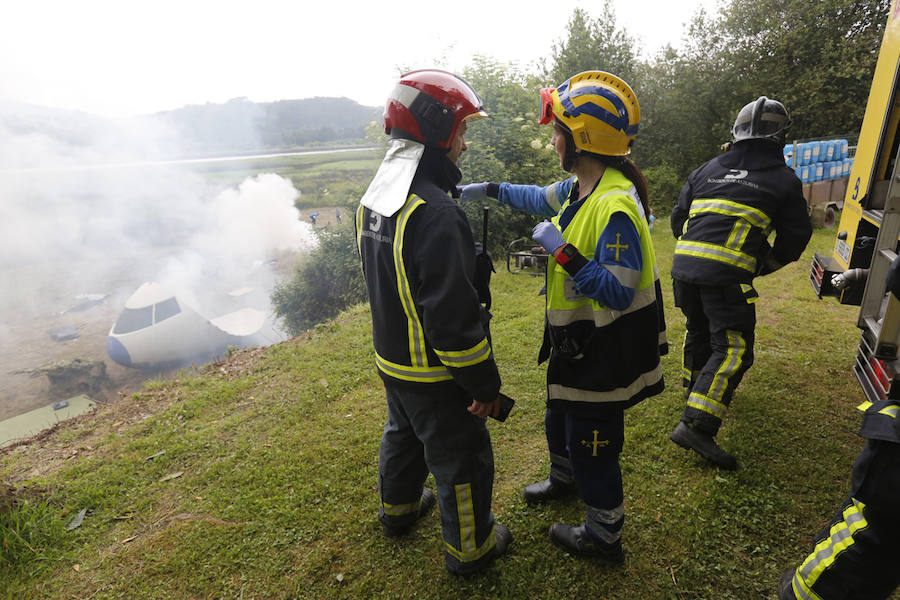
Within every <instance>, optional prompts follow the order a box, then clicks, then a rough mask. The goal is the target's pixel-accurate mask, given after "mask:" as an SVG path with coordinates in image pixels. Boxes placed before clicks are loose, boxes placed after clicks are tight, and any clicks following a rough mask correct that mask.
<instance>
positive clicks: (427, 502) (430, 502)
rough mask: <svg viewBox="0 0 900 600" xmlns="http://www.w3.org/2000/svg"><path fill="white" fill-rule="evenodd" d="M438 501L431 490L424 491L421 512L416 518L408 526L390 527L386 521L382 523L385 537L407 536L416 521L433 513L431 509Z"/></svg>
mask: <svg viewBox="0 0 900 600" xmlns="http://www.w3.org/2000/svg"><path fill="white" fill-rule="evenodd" d="M436 502H437V499H436V498H435V497H434V492H432V491H431V490H429V489H428V488H423V489H422V501H421V503H420V504H419V512H418V514H416V518H415V519H413V520H412V521H410V522H409V523H408V524H406V525H401V526H396V525H388V524H387V523H385V522H384V521H382V522H381V525H382V527H384V535H386V536H387V537H400V536H401V535H406V534H407V533H409V530H410V529H412V527H413V525H415V524H416V521H418V520H419V519H421V518H422V517H424V516H425V515H427V514H428V513H430V512H431V509H432V508H434V505H435V503H436Z"/></svg>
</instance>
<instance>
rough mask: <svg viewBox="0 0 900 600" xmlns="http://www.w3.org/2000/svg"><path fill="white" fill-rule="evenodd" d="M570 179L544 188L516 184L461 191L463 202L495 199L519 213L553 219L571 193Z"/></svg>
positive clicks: (477, 186) (485, 185)
mask: <svg viewBox="0 0 900 600" xmlns="http://www.w3.org/2000/svg"><path fill="white" fill-rule="evenodd" d="M572 182H573V179H572V178H569V179H567V180H565V181H557V182H554V183H551V184H550V185H547V186H539V185H520V184H515V183H493V182H483V183H470V184H468V185H464V186H462V187H461V188H459V190H460V196H459V197H460V200H462V201H463V202H466V201H471V202H484V200H485V199H486V198H495V199H496V200H499V201H500V204H505V205H506V206H509V207H511V208H514V209H516V210H518V211H521V212H524V213H528V214H530V215H537V216H541V217H552V216H553V215H555V214H556V213H558V212H559V209H560V207H561V206H562V203H563V202H564V201H565V199H566V198H567V197H568V195H569V191H570V190H571V189H572Z"/></svg>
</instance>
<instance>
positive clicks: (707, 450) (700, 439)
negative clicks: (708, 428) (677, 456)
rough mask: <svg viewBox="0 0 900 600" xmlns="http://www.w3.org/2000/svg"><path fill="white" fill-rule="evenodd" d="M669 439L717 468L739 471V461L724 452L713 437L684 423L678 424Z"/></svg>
mask: <svg viewBox="0 0 900 600" xmlns="http://www.w3.org/2000/svg"><path fill="white" fill-rule="evenodd" d="M669 439H670V440H672V441H673V442H675V443H676V444H678V445H679V446H681V447H682V448H686V449H688V450H693V451H694V452H696V453H697V454H699V455H700V456H702V457H703V458H705V459H706V460H708V461H709V462H711V463H713V464H714V465H716V466H719V467H722V468H723V469H728V470H729V471H734V470H735V469H737V459H736V458H735V457H733V456H732V455H730V454H728V453H727V452H725V451H724V450H722V449H721V448H720V447H719V445H718V444H717V443H716V440H715V439H713V436H711V435H709V434H708V433H704V432H702V431H697V430H696V429H694V428H693V427H689V426H688V425H686V424H685V422H684V421H679V422H678V425H676V426H675V429H674V430H673V431H672V434H671V435H670V436H669Z"/></svg>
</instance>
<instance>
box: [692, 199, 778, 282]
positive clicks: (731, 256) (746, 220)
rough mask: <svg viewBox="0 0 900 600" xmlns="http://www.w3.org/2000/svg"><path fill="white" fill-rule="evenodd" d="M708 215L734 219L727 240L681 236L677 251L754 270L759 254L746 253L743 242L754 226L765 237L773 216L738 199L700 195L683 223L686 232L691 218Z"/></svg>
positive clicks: (753, 271)
mask: <svg viewBox="0 0 900 600" xmlns="http://www.w3.org/2000/svg"><path fill="white" fill-rule="evenodd" d="M705 214H717V215H724V216H727V217H733V218H734V219H735V222H734V225H733V226H732V229H731V233H730V234H729V235H728V239H727V240H726V241H725V243H724V244H714V243H710V242H700V241H695V240H684V239H679V240H678V243H677V244H676V245H675V254H683V255H686V256H693V257H695V258H705V259H708V260H715V261H718V262H723V263H725V264H728V265H732V266H735V267H738V268H740V269H744V270H747V271H750V272H751V273H755V272H756V257H755V256H752V255H750V254H747V253H745V252H743V247H744V242H746V241H747V236H748V235H749V233H750V231H751V229H752V228H754V227H755V228H757V229H760V230H762V233H763V235H764V236H766V235H768V234H769V230H770V229H771V227H772V219H771V218H769V216H768V215H767V214H766V213H764V212H763V211H761V210H759V209H758V208H754V207H752V206H747V205H746V204H740V203H739V202H734V201H731V200H723V199H720V198H698V199H697V200H694V201H693V202H692V203H691V210H690V213H689V219H688V220H687V221H685V223H684V230H685V231H687V228H688V224H689V223H690V219H693V218H696V217H698V216H701V215H705Z"/></svg>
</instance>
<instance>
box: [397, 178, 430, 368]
mask: <svg viewBox="0 0 900 600" xmlns="http://www.w3.org/2000/svg"><path fill="white" fill-rule="evenodd" d="M422 204H425V201H424V200H422V199H421V198H417V197H416V196H414V195H410V196H409V198H408V199H407V200H406V204H404V205H403V208H401V209H400V212H399V213H398V214H397V229H396V231H395V232H394V269H395V272H396V274H397V293H398V294H399V296H400V303H401V304H402V305H403V312H404V313H406V322H407V328H408V336H409V359H410V364H412V365H413V366H414V367H423V366H425V365H427V364H428V359H427V357H426V356H425V332H424V330H423V329H422V323H421V321H419V314H418V313H417V312H416V307H415V304H414V303H413V297H412V290H411V289H410V287H409V279H408V278H407V277H406V265H404V264H403V235H404V233H405V232H406V226H407V224H409V217H410V215H412V213H413V211H414V210H416V208H418V207H419V206H421V205H422Z"/></svg>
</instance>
